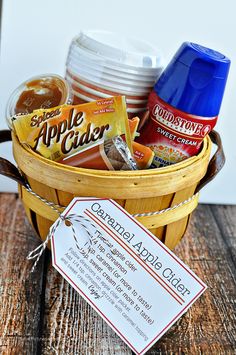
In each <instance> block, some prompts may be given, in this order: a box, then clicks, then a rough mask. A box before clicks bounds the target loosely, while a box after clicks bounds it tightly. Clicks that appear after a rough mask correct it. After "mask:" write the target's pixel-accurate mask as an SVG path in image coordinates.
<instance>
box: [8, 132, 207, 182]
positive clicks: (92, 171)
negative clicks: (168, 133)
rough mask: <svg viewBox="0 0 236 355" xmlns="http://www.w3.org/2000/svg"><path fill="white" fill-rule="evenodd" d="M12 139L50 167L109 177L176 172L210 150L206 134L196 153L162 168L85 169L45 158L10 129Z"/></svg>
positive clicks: (196, 160) (22, 148)
mask: <svg viewBox="0 0 236 355" xmlns="http://www.w3.org/2000/svg"><path fill="white" fill-rule="evenodd" d="M12 141H13V144H17V145H18V146H19V148H20V149H21V150H22V152H25V153H26V154H27V155H28V156H29V157H30V158H31V159H36V160H38V161H41V162H42V163H43V165H45V166H48V167H50V168H52V167H53V168H55V169H56V170H64V171H65V172H66V171H67V172H72V173H74V174H78V175H88V176H91V175H93V176H94V175H95V176H97V177H99V176H101V177H106V176H107V177H109V178H111V179H115V178H119V179H120V178H130V177H138V178H140V177H148V176H150V177H151V176H156V175H160V174H167V173H171V172H177V171H179V170H182V169H183V168H187V167H189V166H191V165H193V164H195V163H197V162H198V161H199V160H201V159H202V158H203V157H204V156H205V155H206V154H209V151H210V150H211V139H210V137H209V135H207V136H206V137H205V138H204V139H203V146H202V149H201V151H200V152H199V153H198V154H197V155H194V156H192V157H190V158H188V159H185V160H183V161H182V162H179V163H176V164H172V165H169V166H166V167H162V168H153V169H144V170H120V171H117V170H116V171H109V170H97V169H87V168H79V167H73V166H69V165H64V164H60V163H57V162H55V161H53V160H50V159H47V158H45V157H43V156H41V155H40V154H38V153H37V152H35V151H33V150H32V149H31V148H30V147H28V146H27V145H24V144H21V143H20V142H19V140H18V137H17V136H16V134H15V133H14V132H13V131H12Z"/></svg>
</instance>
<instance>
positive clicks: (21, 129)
mask: <svg viewBox="0 0 236 355" xmlns="http://www.w3.org/2000/svg"><path fill="white" fill-rule="evenodd" d="M13 127H14V129H15V131H16V134H17V136H18V138H19V141H20V142H21V143H25V144H27V145H29V146H30V147H31V148H32V149H34V150H35V151H37V152H39V153H40V154H41V155H42V156H44V157H45V158H48V159H51V160H59V159H61V158H63V157H65V156H68V155H70V154H72V153H74V152H78V151H80V150H82V149H84V148H86V147H89V146H90V145H92V144H93V143H94V142H98V141H104V140H106V139H110V138H113V137H115V136H117V135H125V140H126V142H127V145H128V147H129V149H130V150H131V152H132V145H131V136H130V129H129V122H128V118H127V113H126V103H125V97H124V96H116V97H111V98H108V99H103V100H98V101H94V102H90V103H86V104H82V105H75V106H72V105H64V106H58V107H54V108H51V109H45V110H44V109H41V110H37V111H33V112H32V113H31V114H28V115H23V116H15V117H13Z"/></svg>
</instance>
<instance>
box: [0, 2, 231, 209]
mask: <svg viewBox="0 0 236 355" xmlns="http://www.w3.org/2000/svg"><path fill="white" fill-rule="evenodd" d="M235 13H236V6H235V1H234V0H225V1H221V0H198V1H190V0H178V1H159V0H145V1H144V0H119V1H116V2H115V1H110V0H99V1H96V0H94V1H92V0H86V1H82V0H40V1H38V0H20V1H19V0H5V1H3V14H2V33H1V65H0V90H1V91H0V114H1V115H0V129H3V128H6V123H5V105H6V102H7V99H8V97H9V95H10V94H11V92H12V90H13V89H14V88H15V87H16V86H18V85H19V84H20V83H21V82H22V81H24V80H26V79H28V78H30V77H31V76H34V75H37V74H42V73H58V74H62V75H64V65H65V60H66V55H67V50H68V47H69V44H70V41H71V39H72V38H73V37H74V36H75V35H76V34H78V33H79V31H80V30H81V29H104V30H111V31H115V32H118V33H122V34H129V35H132V36H135V37H138V38H141V39H144V40H148V41H149V42H152V43H153V44H155V45H156V46H158V47H159V48H160V50H161V51H162V53H163V54H164V57H165V60H166V63H167V62H168V61H169V60H170V58H171V56H172V55H173V54H174V53H175V51H176V50H177V48H178V47H179V46H180V45H181V43H182V42H184V41H192V42H197V43H199V44H202V45H205V46H208V47H211V48H213V49H216V50H218V51H221V52H223V53H224V54H225V55H227V56H228V57H230V58H231V60H232V64H231V70H230V74H229V80H228V84H227V87H226V91H225V97H224V101H223V105H222V108H221V112H220V117H219V120H218V123H217V130H218V131H219V132H220V134H221V136H222V140H223V144H224V148H225V153H226V157H227V163H226V166H225V167H224V169H223V171H222V172H221V173H220V174H219V176H218V177H217V178H216V179H215V181H214V182H212V183H211V184H210V185H208V186H207V188H205V190H204V191H203V192H202V194H201V201H202V202H208V203H227V204H235V203H236V191H235V183H236V149H235V132H236V100H235V93H236V86H235V84H236V75H235V74H236V44H235V33H236V21H235ZM0 156H4V157H7V158H9V159H12V156H11V145H10V144H4V145H3V144H2V145H1V147H0ZM55 178H56V177H55ZM0 191H16V184H14V183H12V182H10V180H8V179H7V178H4V177H0Z"/></svg>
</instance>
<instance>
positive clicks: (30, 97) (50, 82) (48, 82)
mask: <svg viewBox="0 0 236 355" xmlns="http://www.w3.org/2000/svg"><path fill="white" fill-rule="evenodd" d="M59 85H60V84H59V83H58V80H57V79H51V78H48V79H38V80H33V81H31V82H29V83H27V84H26V89H25V90H24V91H23V92H22V93H21V95H20V96H19V98H18V100H17V103H16V106H15V113H16V114H18V113H25V114H27V113H31V112H33V111H34V110H36V109H40V108H51V107H55V106H58V105H60V103H61V100H62V96H63V93H62V89H61V88H60V86H59Z"/></svg>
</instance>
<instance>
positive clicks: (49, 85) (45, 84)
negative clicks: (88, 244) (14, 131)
mask: <svg viewBox="0 0 236 355" xmlns="http://www.w3.org/2000/svg"><path fill="white" fill-rule="evenodd" d="M70 99H71V92H70V87H69V85H68V83H67V81H66V80H64V79H63V78H62V77H61V76H59V75H55V74H44V75H39V76H36V77H33V78H31V79H28V80H27V81H25V82H24V83H22V84H21V85H20V86H18V88H17V89H16V90H15V91H14V92H13V93H12V95H11V96H10V98H9V101H8V104H7V108H6V118H7V121H8V125H9V127H10V128H11V126H12V122H11V121H9V118H10V117H12V116H14V115H19V114H28V113H31V112H33V111H34V110H37V109H41V108H42V109H47V108H52V107H56V106H59V105H63V104H68V103H70Z"/></svg>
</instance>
